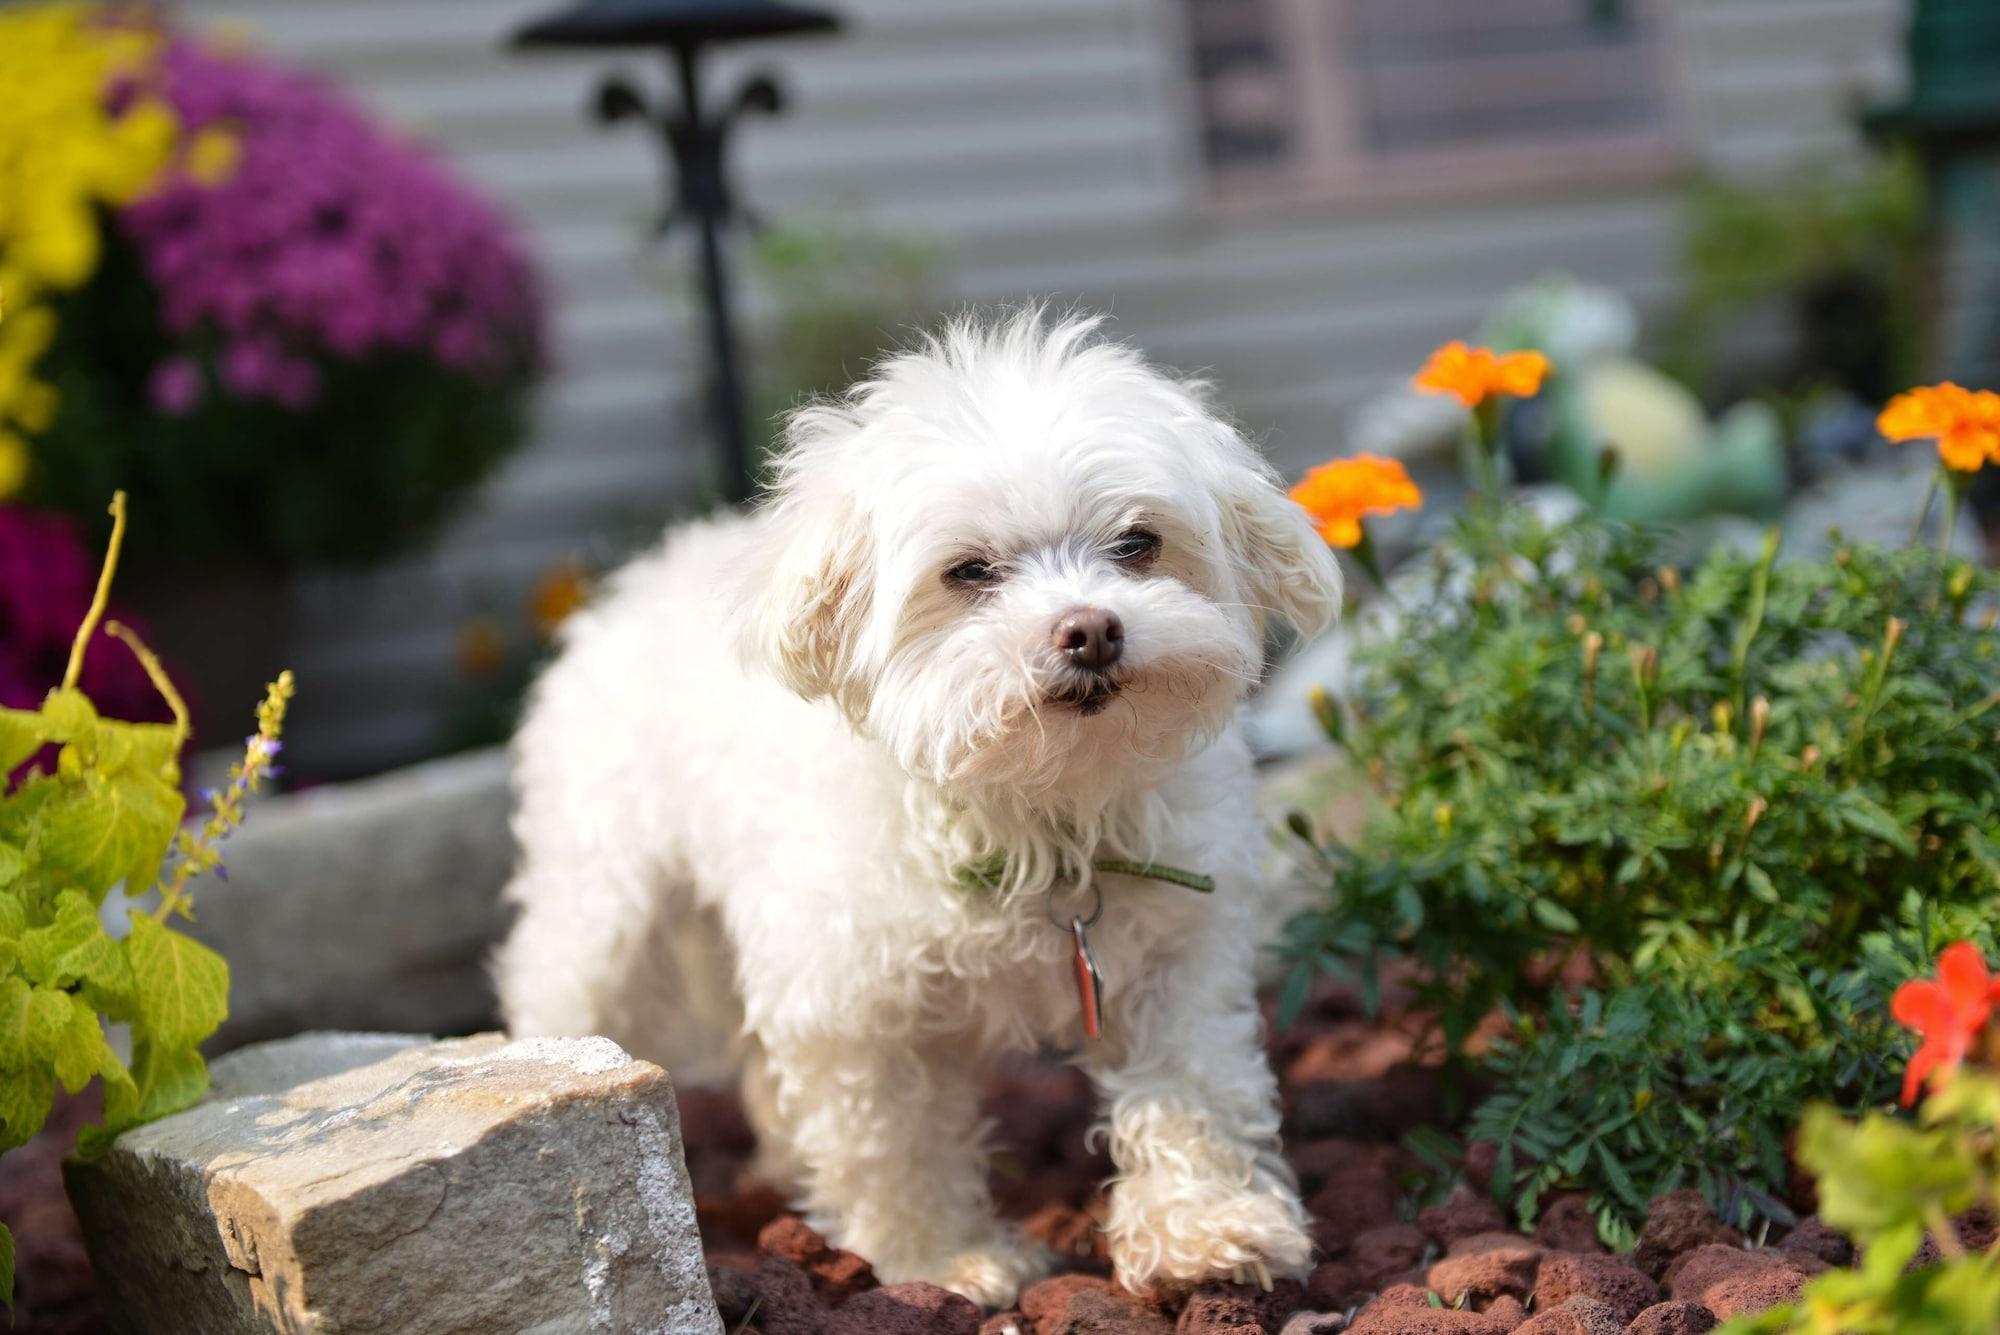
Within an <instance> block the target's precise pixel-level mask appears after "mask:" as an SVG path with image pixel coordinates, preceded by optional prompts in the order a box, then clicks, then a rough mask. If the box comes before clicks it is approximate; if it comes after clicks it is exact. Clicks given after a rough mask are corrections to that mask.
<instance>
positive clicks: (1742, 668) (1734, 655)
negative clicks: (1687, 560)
mask: <svg viewBox="0 0 2000 1335" xmlns="http://www.w3.org/2000/svg"><path fill="white" fill-rule="evenodd" d="M1781 536H1782V534H1781V532H1780V531H1779V530H1778V529H1776V528H1769V529H1766V530H1764V546H1763V549H1762V551H1761V552H1760V553H1759V556H1758V560H1757V568H1756V569H1755V570H1753V571H1752V572H1751V574H1750V606H1749V607H1747V608H1745V609H1744V612H1743V625H1742V627H1741V628H1740V629H1738V630H1737V632H1736V642H1735V643H1734V644H1732V645H1731V646H1730V647H1729V679H1730V696H1729V700H1730V705H1731V707H1732V708H1733V709H1734V711H1735V714H1736V717H1737V718H1743V717H1745V715H1746V714H1747V712H1748V711H1747V710H1746V709H1745V707H1744V706H1745V703H1746V701H1745V699H1744V694H1745V692H1746V690H1747V689H1748V675H1749V665H1750V644H1751V642H1752V641H1753V640H1755V639H1756V638H1757V632H1758V630H1760V629H1761V628H1762V627H1763V625H1764V602H1765V599H1766V598H1767V597H1768V596H1769V594H1770V589H1771V567H1772V565H1773V564H1774V563H1776V561H1777V559H1778V541H1779V539H1780V537H1781Z"/></svg>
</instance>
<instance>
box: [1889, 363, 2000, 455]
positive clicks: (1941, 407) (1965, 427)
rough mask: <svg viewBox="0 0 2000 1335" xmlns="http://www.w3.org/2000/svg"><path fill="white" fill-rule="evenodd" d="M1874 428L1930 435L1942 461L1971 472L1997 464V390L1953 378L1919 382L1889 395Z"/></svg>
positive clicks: (1900, 435)
mask: <svg viewBox="0 0 2000 1335" xmlns="http://www.w3.org/2000/svg"><path fill="white" fill-rule="evenodd" d="M1875 429H1876V430H1877V431H1880V432H1881V433H1882V434H1883V435H1885V436H1887V437H1888V438H1889V439H1890V440H1896V441H1910V440H1935V441H1937V450H1938V457H1939V458H1940V459H1943V460H1944V466H1945V467H1946V468H1949V469H1951V470H1952V471H1953V472H1957V473H1976V472H1978V471H1979V469H1980V466H1981V465H1983V464H1989V463H1992V464H2000V394H1995V393H1994V392H1993V391H1992V390H1990V389H1981V390H1970V389H1965V388H1963V387H1961V386H1958V385H1954V384H1952V383H1951V382H1950V381H1949V380H1947V381H1945V382H1944V383H1943V384H1941V385H1924V386H1921V387H1920V388H1917V389H1913V390H1909V391H1908V392H1906V393H1902V394H1898V395H1897V396H1896V397H1895V398H1893V399H1891V400H1889V405H1888V406H1887V407H1886V408H1884V409H1883V410H1882V415H1881V416H1880V417H1878V418H1876V419H1875Z"/></svg>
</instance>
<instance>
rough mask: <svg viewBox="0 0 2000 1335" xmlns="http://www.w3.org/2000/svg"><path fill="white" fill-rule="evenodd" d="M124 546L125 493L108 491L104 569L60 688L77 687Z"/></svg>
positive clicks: (71, 651)
mask: <svg viewBox="0 0 2000 1335" xmlns="http://www.w3.org/2000/svg"><path fill="white" fill-rule="evenodd" d="M124 545H125V493H124V492H122V491H116V492H113V493H112V494H111V542H110V543H109V545H108V546H107V547H106V548H105V552H104V568H103V569H102V570H100V571H99V572H98V574H97V592H96V593H95V594H93V595H91V599H90V610H89V611H87V612H85V613H84V614H83V624H82V625H80V626H78V627H77V628H76V639H75V640H73V641H72V642H71V643H70V646H69V666H68V667H67V668H65V669H64V670H63V680H62V688H63V689H64V690H65V691H73V690H75V689H76V683H77V679H78V678H79V677H81V676H82V675H83V654H84V650H85V649H87V648H88V647H89V645H90V637H91V636H92V635H95V634H96V633H97V623H98V622H99V621H100V620H101V619H102V618H103V616H104V609H105V607H106V605H108V604H109V603H110V601H111V579H112V576H113V575H115V574H117V573H118V551H119V549H120V548H121V547H123V546H124Z"/></svg>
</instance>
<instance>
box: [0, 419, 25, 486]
mask: <svg viewBox="0 0 2000 1335" xmlns="http://www.w3.org/2000/svg"><path fill="white" fill-rule="evenodd" d="M27 481H28V442H27V441H25V440H22V439H21V438H20V437H19V436H17V435H15V434H14V433H13V432H11V431H0V501H4V500H7V499H9V498H10V497H13V496H15V495H17V494H18V493H19V492H20V490H21V488H22V486H24V485H25V484H26V483H27Z"/></svg>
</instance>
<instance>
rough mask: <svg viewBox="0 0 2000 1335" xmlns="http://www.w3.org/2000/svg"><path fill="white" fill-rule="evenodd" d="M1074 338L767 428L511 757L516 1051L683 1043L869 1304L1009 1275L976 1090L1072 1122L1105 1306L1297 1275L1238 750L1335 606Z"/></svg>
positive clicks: (1296, 1232)
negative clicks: (1008, 1056) (1084, 1161)
mask: <svg viewBox="0 0 2000 1335" xmlns="http://www.w3.org/2000/svg"><path fill="white" fill-rule="evenodd" d="M1095 324H1096V322H1095V321H1092V320H1084V319H1070V320H1066V321H1058V322H1053V323H1051V322H1050V321H1048V320H1046V319H1045V318H1044V317H1043V316H1042V315H1041V313H1040V312H1038V311H1033V310H1030V311H1026V312H1021V313H1018V314H1014V315H1011V316H1008V317H1005V318H1003V319H1000V320H999V321H997V322H990V323H982V322H980V321H977V320H972V319H967V320H963V321H960V322H958V323H956V324H954V325H953V326H951V327H950V328H949V329H948V330H947V331H946V332H945V333H943V334H942V335H940V336H939V337H937V338H935V339H933V340H931V341H929V342H927V343H926V344H924V345H923V346H922V347H920V348H918V349H917V350H914V351H909V352H905V353H902V354H900V355H897V356H893V357H891V358H889V359H888V360H887V361H885V362H884V363H882V364H881V365H880V366H879V367H878V368H877V369H876V371H875V373H874V374H873V376H872V377H871V378H870V379H868V380H866V381H864V382H863V383H861V384H859V385H857V386H856V387H855V388H854V389H852V390H851V391H850V392H849V393H847V394H846V395H845V396H844V397H842V398H841V399H839V400H837V401H833V402H825V403H819V404H815V405H812V406H809V407H805V408H802V409H800V410H798V411H797V412H796V413H795V414H794V415H793V416H792V418H791V421H790V424H789V448H788V450H787V452H786V454H785V456H784V458H783V462H782V464H781V465H780V467H779V471H778V476H777V481H776V485H775V494H774V496H773V497H772V498H771V500H770V501H769V502H768V503H767V504H765V505H764V506H763V507H762V508H761V509H759V510H758V511H757V512H756V513H755V514H753V515H750V516H749V517H747V518H726V519H719V520H712V521H708V522H704V523H699V524H695V525H691V526H689V527H687V528H684V529H682V530H680V531H678V532H676V533H674V534H672V535H670V536H669V537H668V539H667V540H666V542H665V544H664V545H663V546H662V547H661V548H659V549H658V550H657V551H654V552H652V553H651V554H649V555H645V556H642V557H640V558H639V559H638V560H636V561H634V562H633V563H632V564H631V565H629V566H628V567H626V568H625V569H624V570H623V571H622V572H621V573H619V574H618V575H617V576H616V577H615V578H613V579H612V580H611V581H610V582H609V585H608V587H607V588H606V590H605V591H604V594H603V596H602V597H601V598H600V599H599V600H598V601H597V602H596V604H595V605H594V606H592V607H590V608H589V609H588V610H587V611H585V612H583V613H581V614H580V615H578V616H577V617H576V618H575V619H574V620H573V622H572V623H571V625H570V627H569V629H568V631H567V634H566V646H565V649H564V651H563V653H562V656H561V657H560V659H559V660H558V661H557V662H556V663H555V664H554V666H553V667H551V668H550V669H549V670H548V672H547V673H546V674H545V675H544V676H543V678H542V680H541V683H540V685H539V686H538V688H537V689H536V692H535V695H534V700H533V704H532V707H531V709H530V711H529V714H528V717H527V721H526V724H525V726H524V727H523V728H522V730H521V734H520V738H519V741H518V767H517V769H518V775H517V777H518V786H519V797H520V805H519V812H518V815H517V817H516V820H515V830H516V833H517V835H518V836H519V839H520V843H521V848H522V852H523V860H522V863H521V866H520V870H519V872H518V874H517V876H516V878H515V880H514V883H513V885H512V887H511V889H510V891H509V897H510V898H511V899H512V901H513V902H514V903H515V904H516V905H518V906H519V908H520V910H521V916H520V919H519V921H518V924H517V925H516V927H515V929H514V931H513V935H512V937H511V938H510V939H509V940H508V942H507V943H506V945H505V947H504V948H503V949H502V951H501V953H500V956H499V958H498V961H497V971H498V979H499V985H500V991H501V996H502V998H503V1003H504V1006H505V1010H506V1016H507V1021H508V1023H509V1025H510V1026H511V1027H512V1029H513V1030H514V1031H515V1032H517V1033H522V1034H585V1033H604V1034H609V1035H610V1036H612V1037H613V1038H616V1039H618V1040H620V1041H621V1042H623V1043H625V1044H626V1045H627V1046H628V1047H630V1048H632V1049H633V1050H635V1051H637V1052H638V1053H640V1054H642V1055H646V1056H650V1057H653V1058H654V1059H656V1060H661V1061H663V1062H666V1063H668V1064H669V1065H673V1064H675V1063H677V1062H682V1061H685V1062H687V1063H689V1065H687V1066H685V1067H683V1069H681V1071H680V1074H681V1075H682V1076H683V1078H689V1077H691V1076H694V1075H695V1074H696V1071H695V1069H694V1065H693V1064H694V1063H695V1062H696V1055H695V1054H696V1053H697V1052H698V1050H699V1049H698V1046H697V1041H698V1038H697V1036H698V1034H699V1033H700V1032H701V1031H703V1030H705V1029H707V1028H708V1027H709V1026H711V1025H713V1024H714V1023H716V1022H717V1021H718V1020H719V1021H721V1022H722V1023H723V1024H726V1025H727V1026H728V1027H730V1028H731V1029H733V1030H734V1031H735V1032H736V1033H737V1035H738V1036H739V1043H738V1052H737V1057H738V1058H739V1059H740V1060H741V1061H742V1062H743V1063H744V1067H745V1075H744V1088H745V1094H746V1104H747V1106H748V1107H749V1109H750V1113H751V1116H752V1118H753V1120H754V1122H755V1124H756V1129H757V1132H758V1136H759V1140H760V1146H761V1149H760V1155H761V1164H760V1167H761V1168H762V1169H763V1170H764V1171H766V1172H768V1173H771V1174H774V1175H776V1176H778V1177H780V1178H781V1179H782V1180H783V1181H784V1182H785V1183H786V1185H788V1186H790V1187H792V1188H794V1189H795V1190H796V1192H797V1197H798V1199H799V1201H800V1203H801V1205H802V1207H803V1208H804V1209H806V1210H807V1212H808V1215H809V1217H810V1218H811V1220H812V1221H813V1223H814V1224H815V1225H817V1226H818V1227H820V1228H821V1229H822V1230H823V1231H825V1232H826V1233H827V1234H828V1235H829V1236H830V1237H831V1238H832V1239H833V1240H834V1241H835V1242H836V1243H837V1244H838V1245H841V1246H844V1247H848V1248H851V1249H853V1250H854V1251H857V1252H860V1253H861V1254H862V1255H863V1256H865V1257H867V1258H868V1259H869V1260H871V1261H873V1262H874V1264H875V1267H876V1269H877V1271H878V1272H879V1273H880V1274H881V1275H882V1277H883V1278H884V1279H885V1280H888V1281H897V1280H908V1279H925V1280H931V1281H934V1282H936V1283H939V1284H942V1285H945V1286H947V1287H950V1288H953V1289H956V1290H957V1291H959V1292H960V1293H963V1294H966V1295H967V1296H969V1297H971V1298H973V1299H975V1300H976V1301H980V1302H984V1303H988V1304H1005V1303H1007V1302H1009V1301H1011V1300H1012V1298H1013V1296H1014V1295H1015V1293H1016V1291H1017V1290H1018V1289H1019V1287H1020V1286H1021V1285H1022V1284H1024V1283H1025V1282H1027V1281H1029V1280H1031V1279H1032V1278H1034V1277H1035V1276H1036V1275H1037V1274H1038V1273H1039V1272H1040V1271H1041V1269H1042V1268H1043V1260H1044V1258H1043V1256H1042V1255H1041V1253H1040V1252H1039V1250H1038V1249H1037V1248H1035V1247H1034V1246H1033V1245H1031V1244H1030V1243H1028V1242H1027V1241H1026V1240H1025V1239H1024V1238H1023V1237H1022V1236H1021V1235H1020V1234H1019V1232H1018V1230H1015V1229H1012V1228H1010V1227H1008V1226H1005V1225H1003V1224H1001V1223H1000V1222H998V1221H997V1220H996V1219H995V1217H994V1215H993V1213H992V1209H991V1202H990V1201H989V1199H988V1194H987V1185H986V1183H987V1127H986V1126H985V1124H984V1123H983V1122H982V1120H981V1117H980V1113H979V1106H978V1091H979V1078H980V1074H981V1070H982V1065H983V1064H984V1063H986V1062H988V1061H989V1060H990V1059H991V1058H993V1057H994V1056H996V1055H997V1054H1001V1053H1005V1052H1010V1051H1016V1052H1017V1051H1032V1050H1035V1049H1038V1048H1042V1047H1047V1046H1056V1047H1060V1048H1064V1049H1069V1050H1072V1051H1074V1052H1075V1054H1076V1055H1075V1058H1074V1059H1075V1060H1076V1061H1077V1062H1078V1063H1079V1064H1080V1065H1081V1066H1082V1067H1083V1068H1084V1069H1085V1070H1086V1071H1087V1072H1088V1073H1089V1074H1090V1075H1091V1077H1092V1078H1093V1079H1094V1080H1095V1082H1096V1084H1097V1085H1098V1087H1099V1088H1100V1090H1101V1091H1102V1094H1103V1097H1104V1100H1105V1113H1104V1123H1103V1126H1104V1130H1105V1133H1106V1134H1107V1135H1108V1138H1109V1143H1110V1150H1111V1155H1112V1158H1113V1160H1114V1162H1115V1163H1116V1165H1117V1175H1116V1177H1115V1179H1114V1182H1113V1185H1112V1187H1111V1193H1110V1203H1109V1213H1108V1218H1107V1221H1106V1225H1105V1227H1106V1230H1107V1232H1108V1234H1109V1242H1110V1249H1111V1256H1112V1259H1113V1261H1114V1263H1115V1265H1116V1268H1117V1272H1118V1275H1119V1277H1120V1278H1121V1279H1122V1280H1123V1281H1124V1282H1125V1283H1126V1284H1127V1285H1128V1286H1132V1287H1140V1286H1143V1285H1146V1284H1148V1283H1153V1282H1163V1283H1170V1284H1191V1283H1196V1282H1199V1281H1202V1280H1207V1279H1213V1278H1231V1277H1234V1278H1237V1279H1243V1278H1246V1277H1252V1276H1258V1277H1263V1278H1266V1279H1267V1280H1268V1277H1269V1275H1270V1274H1272V1273H1274V1272H1275V1273H1278V1274H1286V1275H1297V1274H1300V1273H1302V1272H1303V1271H1304V1270H1305V1269H1306V1268H1307V1265H1308V1261H1309V1253H1310V1251H1311V1242H1310V1240H1309V1237H1308V1234H1307V1231H1306V1225H1305V1220H1304V1216H1303V1212H1302V1210H1301V1209H1300V1205H1299V1201H1298V1196H1297V1192H1296V1189H1295V1183H1294V1179H1293V1177H1292V1175H1291V1173H1290V1171H1289V1170H1288V1169H1287V1167H1286V1165H1285V1162H1284V1160H1283V1158H1282V1157H1281V1155H1280V1152H1279V1144H1278V1109H1277V1102H1276V1085H1275V1081H1274V1080H1273V1078H1272V1074H1271V1071H1270V1068H1269V1066H1268V1064H1267V1063H1266V1061H1265V1059H1264V1055H1263V1052H1262V1050H1261V1049H1260V1046H1259V1042H1258V1030H1259V1016H1258V1012H1257V1009H1256V1005H1255V1001H1254V998H1253V980H1252V965H1253V959H1254V956H1255V952H1256V949H1257V946H1258V944H1259V943H1258V941H1257V940H1256V929H1255V926H1254V923H1255V921H1256V917H1257V910H1258V905H1257V902H1256V901H1257V900H1258V898H1259V896H1260V895H1261V894H1262V893H1263V892H1262V889H1261V887H1260V886H1259V884H1258V867H1259V863H1260V860H1261V854H1262V851H1263V849H1264V847H1265V845H1264V838H1263V835H1262V833H1261V831H1260V825H1259V820H1258V816H1257V813H1256V811H1255V809H1254V807H1253V800H1252V799H1253V793H1252V775H1251V761H1250V756H1249V753H1248V751H1247V750H1246V748H1245V746H1244V743H1243V741H1242V739H1241V738H1240V736H1239V735H1238V731H1237V727H1236V724H1235V714H1236V709H1237V705H1238V704H1239V702H1240V701H1241V700H1242V699H1243V697H1244V694H1245V692H1246V691H1247V690H1248V689H1249V688H1250V686H1251V685H1252V684H1253V683H1254V682H1255V681H1256V680H1257V677H1258V674H1259V671H1260V668H1261V664H1262V654H1263V644H1264V634H1265V623H1266V619H1267V618H1281V619H1282V620H1284V621H1286V622H1289V623H1290V624H1291V625H1292V626H1294V627H1296V628H1298V629H1299V630H1301V631H1303V632H1305V633H1307V634H1311V633H1313V632H1316V631H1318V630H1320V629H1321V628H1322V627H1323V626H1324V625H1325V624H1326V623H1327V621H1328V620H1329V619H1330V618H1331V617H1332V615H1333V614H1334V612H1335V611H1336V610H1337V607H1338V603H1339V598H1340V576H1339V569H1338V566H1337V565H1336V563H1335V561H1334V559H1333V557H1332V555H1331V554H1330V553H1329V552H1328V550H1327V548H1326V545H1325V544H1324V543H1323V542H1321V540H1320V539H1319V538H1318V537H1317V536H1316V535H1315V534H1314V532H1313V529H1312V527H1311V525H1310V524H1309V522H1308V521H1307V518H1306V516H1305V514H1304V513H1303V512H1302V511H1301V510H1300V509H1299V508H1298V507H1297V506H1296V505H1294V504H1293V503H1292V502H1291V501H1289V500H1287V499H1286V497H1285V495H1284V493H1283V492H1282V490H1281V489H1280V488H1279V486H1278V485H1277V483H1276V480H1275V478H1274V475H1273V474H1272V472H1271V470H1270V468H1269V467H1268V466H1267V465H1266V464H1264V463H1263V462H1262V461H1261V460H1260V458H1259V457H1258V456H1257V454H1256V453H1255V452H1254V451H1253V450H1252V448H1251V447H1250V446H1249V445H1248V444H1247V443H1246V442H1245V441H1244V439H1243V438H1242V437H1241V436H1240V435H1239V434H1238V433H1237V432H1236V431H1235V430H1234V429H1233V428H1232V427H1231V426H1229V425H1228V424H1227V423H1226V422H1225V421H1224V420H1223V419H1222V418H1221V417H1219V416H1217V415H1216V413H1215V411H1214V410H1213V409H1211V408H1210V407H1209V405H1208V404H1207V403H1206V402H1205V401H1204V398H1203V394H1202V389H1201V387H1200V386H1198V385H1192V384H1187V383H1182V382H1177V381H1175V380H1173V379H1170V378H1169V377H1167V376H1165V375H1163V374H1161V373H1160V372H1158V371H1156V370H1154V369H1152V368H1150V367H1149V366H1148V365H1147V364H1146V363H1145V362H1144V361H1143V360H1142V359H1141V358H1140V357H1139V356H1138V355H1137V354H1135V353H1134V352H1132V351H1130V350H1128V349H1126V348H1124V347H1121V346H1118V345H1116V344H1114V343H1111V342H1107V341H1105V340H1103V339H1101V338H1100V337H1098V335H1097V333H1096V330H1095ZM1112 864H1116V866H1114V865H1112ZM1121 868H1122V869H1121ZM1135 868H1136V869H1137V874H1135ZM1153 871H1160V872H1161V874H1162V875H1168V876H1171V875H1177V874H1179V873H1180V872H1183V871H1185V872H1192V873H1199V874H1201V875H1204V876H1207V877H1212V878H1213V880H1214V889H1213V892H1212V893H1200V892H1198V891H1197V890H1195V889H1191V888H1186V887H1185V886H1183V885H1180V884H1175V883H1172V882H1171V881H1170V880H1162V879H1156V878H1155V877H1154V876H1152V875H1150V874H1147V873H1149V872H1153ZM1086 939H1087V944H1088V946H1089V948H1090V951H1091V953H1092V954H1093V955H1094V957H1095V964H1096V966H1097V968H1098V971H1099V973H1100V974H1101V977H1102V992H1101V996H1102V1012H1101V1015H1102V1024H1101V1029H1102V1033H1101V1037H1098V1038H1095V1039H1092V1038H1090V1037H1088V1036H1087V1034H1086V1032H1085V1029H1086V1026H1085V1022H1084V1019H1083V1013H1082V1012H1083V1009H1084V1005H1085V1002H1086V999H1087V998H1086V997H1085V992H1086V990H1087V983H1086V981H1085V979H1086V975H1085V974H1084V972H1083V971H1082V969H1081V966H1080V962H1079V956H1080V954H1081V953H1082V952H1081V950H1080V946H1081V945H1082V944H1083V943H1084V942H1085V940H1086ZM731 983H733V989H732V987H731V986H730V984H731ZM732 993H733V995H732ZM719 1000H720V1001H721V1002H723V1003H724V1004H725V1005H726V1006H727V1007H728V1009H726V1010H719V1009H718V1007H717V1002H718V1001H719ZM1089 1000H1095V998H1089Z"/></svg>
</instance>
